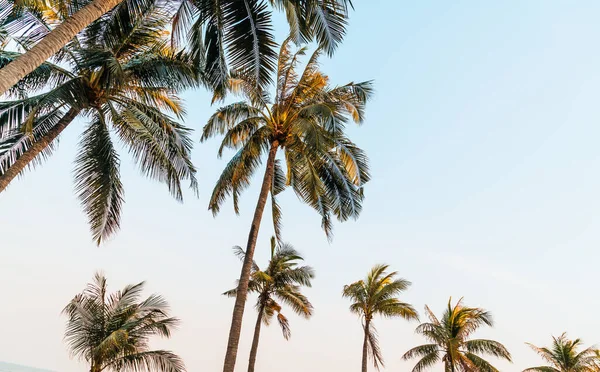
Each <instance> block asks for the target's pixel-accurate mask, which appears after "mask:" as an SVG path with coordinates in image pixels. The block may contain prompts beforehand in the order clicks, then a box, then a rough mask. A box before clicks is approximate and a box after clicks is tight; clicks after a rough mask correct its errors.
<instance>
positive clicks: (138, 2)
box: [0, 0, 155, 95]
mask: <svg viewBox="0 0 600 372" xmlns="http://www.w3.org/2000/svg"><path fill="white" fill-rule="evenodd" d="M154 1H155V0H87V1H86V0H79V1H70V0H47V1H45V0H21V1H16V0H10V1H6V0H5V1H2V2H1V4H0V14H1V13H2V12H5V13H6V12H7V10H8V8H9V7H11V8H13V10H14V12H16V13H19V12H22V11H23V7H29V8H30V9H34V10H40V9H44V10H56V11H59V12H61V13H62V14H61V18H62V22H61V23H60V24H58V25H57V26H56V27H55V28H44V27H35V29H36V37H37V38H38V39H39V42H38V43H36V44H35V45H33V46H32V47H31V49H29V50H27V52H26V53H24V54H21V55H19V56H18V58H15V59H14V60H13V61H11V62H10V63H9V64H8V65H6V66H4V67H3V68H1V69H0V95H2V94H4V93H6V92H7V91H8V90H9V89H10V88H11V87H12V86H13V85H15V84H17V83H18V82H19V80H21V79H22V78H24V77H25V76H26V75H28V74H29V73H31V72H33V71H34V70H35V69H37V68H38V67H40V66H41V65H42V64H43V63H44V62H45V61H46V60H48V59H49V58H51V57H52V56H53V55H55V54H56V53H57V52H58V51H60V50H61V49H62V48H63V47H64V46H65V45H67V44H69V42H71V40H72V39H73V38H74V37H76V36H77V34H78V33H79V32H81V31H82V30H83V29H84V28H85V27H87V26H89V25H90V24H92V23H93V22H94V21H96V20H97V19H99V18H100V17H102V16H103V15H105V14H107V13H108V12H109V11H111V9H113V8H115V7H117V6H119V8H120V9H121V10H123V11H128V12H131V13H132V14H133V13H135V12H139V11H140V10H142V9H145V8H148V7H149V6H151V5H152V3H154ZM113 13H114V12H113ZM17 18H18V17H17ZM19 22H20V23H21V24H22V28H20V29H13V31H19V30H22V29H29V30H28V31H29V32H31V31H32V30H31V27H32V24H31V23H29V22H27V20H23V19H21V20H20V21H19ZM40 31H41V32H42V33H41V34H39V32H40Z"/></svg>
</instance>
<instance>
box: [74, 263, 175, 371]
mask: <svg viewBox="0 0 600 372" xmlns="http://www.w3.org/2000/svg"><path fill="white" fill-rule="evenodd" d="M143 289H144V283H143V282H142V283H139V284H135V285H129V286H127V287H125V288H124V289H123V290H121V291H119V292H116V293H113V294H112V295H109V294H108V293H107V287H106V278H105V277H104V276H103V275H102V274H96V276H95V277H94V281H93V283H90V284H88V287H87V288H86V289H85V290H84V291H83V292H82V293H81V294H78V295H77V296H75V297H74V298H73V300H71V302H69V304H68V305H67V306H66V307H65V309H64V310H63V313H64V314H65V315H66V316H67V317H68V320H67V329H66V331H65V340H66V343H67V345H68V347H69V349H70V351H71V354H72V355H73V356H74V357H77V358H79V359H82V360H85V361H86V362H87V363H89V365H90V372H101V371H104V370H107V371H114V372H122V371H136V372H142V371H148V372H151V371H164V372H184V371H185V366H184V364H183V361H182V360H181V358H179V357H178V356H177V355H175V354H173V353H172V352H170V351H165V350H151V349H150V345H149V343H148V341H149V338H150V337H151V336H161V337H166V338H169V337H170V336H171V332H172V331H173V329H174V327H175V326H176V325H177V323H178V322H179V321H178V320H177V319H176V318H171V317H169V306H168V304H167V302H166V301H165V299H163V298H162V297H161V296H158V295H152V296H150V297H148V298H146V299H145V300H143V301H142V300H141V298H140V297H141V293H142V291H143Z"/></svg>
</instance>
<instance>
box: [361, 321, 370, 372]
mask: <svg viewBox="0 0 600 372" xmlns="http://www.w3.org/2000/svg"><path fill="white" fill-rule="evenodd" d="M364 330H365V339H364V341H363V352H362V372H367V362H368V360H367V358H368V356H369V321H368V320H367V321H365V326H364Z"/></svg>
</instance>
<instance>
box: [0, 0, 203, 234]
mask: <svg viewBox="0 0 600 372" xmlns="http://www.w3.org/2000/svg"><path fill="white" fill-rule="evenodd" d="M128 12H129V11H128V8H122V7H117V8H115V9H114V10H112V11H111V12H110V13H109V16H107V17H103V18H101V19H100V20H99V21H97V22H95V23H94V24H93V26H90V27H88V28H87V29H86V30H85V31H84V32H83V33H81V34H79V35H78V37H77V38H75V39H73V40H72V41H71V43H70V44H69V45H68V46H67V47H66V48H64V49H63V50H62V52H61V53H59V54H58V55H57V56H56V58H55V62H56V63H50V62H46V63H44V64H43V65H42V66H41V67H39V68H38V69H36V70H35V71H34V72H33V73H31V74H29V75H27V77H26V78H25V79H23V80H21V81H20V82H19V84H17V85H15V86H14V87H12V88H11V90H10V93H11V95H12V97H14V98H15V99H13V100H10V101H7V102H0V192H2V191H3V190H4V189H5V188H6V187H7V186H8V184H9V183H10V182H11V181H12V180H13V179H14V178H15V177H16V176H17V175H18V174H20V173H21V172H22V171H23V170H24V169H26V168H27V167H30V166H31V165H33V164H35V163H36V162H39V161H40V160H42V159H43V158H44V157H45V156H47V155H49V154H50V153H51V152H52V150H53V149H54V148H55V145H56V141H55V140H56V139H57V137H58V136H59V135H60V134H61V133H62V131H63V130H64V129H65V128H67V127H69V126H71V125H72V124H73V123H75V122H76V121H75V119H76V118H88V119H89V124H88V126H87V128H85V130H83V135H82V137H81V142H80V151H79V155H78V156H77V158H76V160H75V163H76V167H75V181H76V189H77V191H78V194H79V198H80V200H81V202H82V204H83V206H84V209H85V211H86V213H87V215H88V218H89V220H90V224H91V226H92V234H93V237H94V239H95V240H96V241H97V243H98V244H99V243H100V241H101V240H102V239H104V238H106V237H108V236H109V235H110V234H111V233H113V232H114V231H116V230H117V229H118V227H119V223H120V210H121V206H122V203H123V186H122V184H121V180H120V174H119V166H120V158H119V155H118V153H117V150H116V148H115V146H114V145H113V135H116V137H118V138H119V139H120V140H121V142H122V143H123V144H124V145H125V146H126V147H127V148H128V149H129V152H130V153H131V154H132V155H133V157H134V159H135V160H136V161H137V163H138V164H139V165H140V168H141V170H142V172H143V173H145V174H146V175H147V176H149V177H150V178H153V179H156V180H158V181H161V182H164V183H166V184H167V186H168V188H169V190H170V191H171V193H172V194H173V195H174V197H175V198H177V199H178V200H181V199H182V190H181V189H182V188H181V182H182V181H184V180H189V181H190V184H191V187H192V189H194V190H195V189H196V179H195V173H196V169H195V168H194V166H193V164H192V162H191V159H190V152H191V147H192V143H193V141H192V140H191V139H190V138H189V134H190V129H188V128H186V127H184V126H182V125H181V124H179V123H178V122H176V121H175V119H174V118H173V117H172V116H175V117H177V119H182V118H183V116H184V114H185V110H184V108H183V105H182V102H181V99H180V98H179V97H178V95H177V93H178V92H179V91H181V90H183V89H185V88H189V87H195V86H197V85H198V73H197V71H196V69H195V68H194V67H193V65H192V64H191V62H190V59H189V58H188V56H186V55H185V54H183V53H180V52H177V51H175V50H173V49H171V48H170V47H169V45H170V44H169V36H168V33H166V32H165V30H164V27H165V25H166V24H168V22H169V21H170V15H169V14H168V13H165V12H164V10H163V9H162V8H159V7H151V8H149V9H147V11H145V12H143V13H140V14H139V15H138V14H137V13H135V12H132V13H128ZM122 13H126V14H122ZM30 16H31V17H37V18H36V19H37V21H38V22H39V23H41V24H47V23H48V22H51V20H52V19H54V18H58V19H60V17H61V15H60V14H58V13H49V12H42V13H39V14H38V13H31V14H30ZM18 40H19V42H20V43H21V44H22V45H23V48H27V46H28V43H29V42H28V41H27V40H25V39H18ZM19 56H20V53H17V52H9V51H0V66H3V65H5V64H6V63H9V62H10V61H13V60H14V59H16V58H18V57H19ZM32 92H33V93H34V95H31V93H32ZM36 92H39V93H38V94H35V93H36ZM111 132H113V133H111Z"/></svg>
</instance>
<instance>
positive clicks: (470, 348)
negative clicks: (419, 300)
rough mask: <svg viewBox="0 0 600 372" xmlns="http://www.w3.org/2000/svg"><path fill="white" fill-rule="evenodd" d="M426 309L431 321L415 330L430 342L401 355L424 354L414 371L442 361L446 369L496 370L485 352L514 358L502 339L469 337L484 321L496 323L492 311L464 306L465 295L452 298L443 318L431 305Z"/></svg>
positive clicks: (459, 371)
mask: <svg viewBox="0 0 600 372" xmlns="http://www.w3.org/2000/svg"><path fill="white" fill-rule="evenodd" d="M425 312H426V313H427V316H428V317H429V320H430V322H429V323H423V324H421V325H419V326H418V327H417V330H416V332H417V333H418V334H421V335H423V336H424V337H425V338H426V339H427V340H428V341H430V342H431V343H430V344H425V345H421V346H417V347H415V348H413V349H411V350H409V351H407V352H406V353H405V354H404V356H403V357H402V358H403V359H404V360H409V359H413V358H421V359H420V360H419V361H418V362H417V364H416V365H415V367H414V368H413V369H412V372H420V371H425V370H426V369H427V368H430V367H432V366H434V365H435V364H437V363H439V362H442V363H443V364H444V368H445V369H444V370H445V371H450V372H497V371H498V370H497V369H496V368H495V367H494V366H492V365H491V364H490V363H489V362H488V361H486V360H485V359H483V358H482V357H481V355H482V354H488V355H493V356H495V357H498V358H502V359H505V360H508V361H511V356H510V353H509V352H508V350H506V348H505V347H504V345H502V344H501V343H499V342H497V341H493V340H484V339H469V338H470V337H471V335H472V334H473V333H474V332H475V331H476V330H477V329H478V328H479V327H481V326H482V325H488V326H490V327H491V326H493V321H492V314H490V312H488V311H486V310H484V309H481V308H476V307H467V306H464V305H463V304H462V299H460V300H459V301H458V302H457V303H456V305H454V306H452V298H450V300H449V301H448V308H447V309H446V311H445V312H444V314H443V316H442V319H441V320H439V319H438V318H437V317H436V316H435V315H434V314H433V312H432V311H431V310H430V309H429V307H428V306H425Z"/></svg>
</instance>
